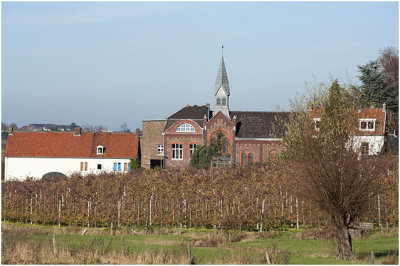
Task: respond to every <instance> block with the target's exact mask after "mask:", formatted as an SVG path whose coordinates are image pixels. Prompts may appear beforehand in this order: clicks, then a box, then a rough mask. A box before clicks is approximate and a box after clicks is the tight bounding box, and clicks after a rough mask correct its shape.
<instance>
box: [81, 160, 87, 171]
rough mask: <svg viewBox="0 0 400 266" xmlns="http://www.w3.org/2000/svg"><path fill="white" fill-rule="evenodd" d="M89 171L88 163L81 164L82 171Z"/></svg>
mask: <svg viewBox="0 0 400 266" xmlns="http://www.w3.org/2000/svg"><path fill="white" fill-rule="evenodd" d="M87 169H88V163H87V162H81V171H87Z"/></svg>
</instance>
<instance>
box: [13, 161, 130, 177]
mask: <svg viewBox="0 0 400 266" xmlns="http://www.w3.org/2000/svg"><path fill="white" fill-rule="evenodd" d="M81 162H87V163H88V167H87V171H83V172H81V171H80V170H81ZM129 162H130V160H129V159H99V158H23V157H6V158H5V180H10V179H18V180H24V179H26V178H27V177H33V178H36V179H40V178H42V176H43V175H44V174H47V173H49V172H60V173H63V174H65V175H66V176H69V175H71V174H72V173H73V172H78V173H82V174H89V173H100V172H101V171H107V172H112V171H114V163H121V171H123V170H124V163H129ZM97 164H101V165H102V170H97Z"/></svg>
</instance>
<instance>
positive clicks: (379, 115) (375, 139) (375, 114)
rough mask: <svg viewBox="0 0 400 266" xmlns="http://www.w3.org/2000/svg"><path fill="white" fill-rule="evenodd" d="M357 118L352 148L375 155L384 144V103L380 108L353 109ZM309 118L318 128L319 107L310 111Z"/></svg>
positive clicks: (365, 153) (319, 119)
mask: <svg viewBox="0 0 400 266" xmlns="http://www.w3.org/2000/svg"><path fill="white" fill-rule="evenodd" d="M354 114H355V117H356V119H357V124H356V125H355V126H356V132H357V133H356V134H355V136H352V146H353V149H354V150H359V151H360V152H361V153H362V154H363V155H368V156H371V155H377V154H378V153H380V152H381V151H382V150H383V147H384V144H385V121H386V104H385V103H383V105H382V108H357V109H355V110H354ZM309 118H310V119H312V120H313V121H314V123H315V129H316V130H319V125H318V124H319V122H320V121H321V109H318V108H315V109H313V110H311V111H310V113H309Z"/></svg>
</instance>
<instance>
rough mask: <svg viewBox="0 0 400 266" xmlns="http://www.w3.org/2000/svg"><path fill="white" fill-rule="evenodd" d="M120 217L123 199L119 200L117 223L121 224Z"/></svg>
mask: <svg viewBox="0 0 400 266" xmlns="http://www.w3.org/2000/svg"><path fill="white" fill-rule="evenodd" d="M120 217H121V201H118V221H117V225H118V227H119V226H120Z"/></svg>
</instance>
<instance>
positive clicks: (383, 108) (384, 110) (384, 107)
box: [382, 102, 386, 112]
mask: <svg viewBox="0 0 400 266" xmlns="http://www.w3.org/2000/svg"><path fill="white" fill-rule="evenodd" d="M382 112H386V103H385V102H384V103H383V105H382Z"/></svg>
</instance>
